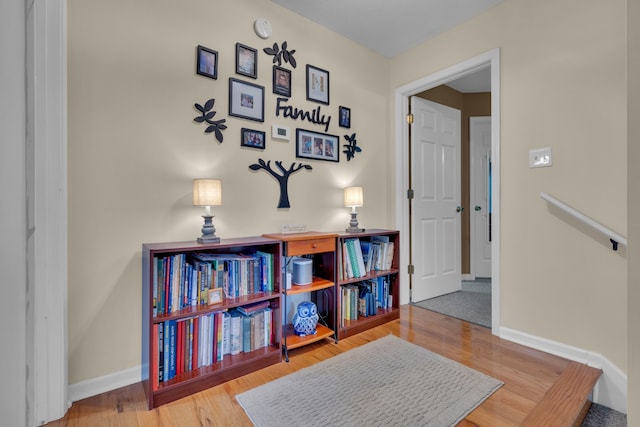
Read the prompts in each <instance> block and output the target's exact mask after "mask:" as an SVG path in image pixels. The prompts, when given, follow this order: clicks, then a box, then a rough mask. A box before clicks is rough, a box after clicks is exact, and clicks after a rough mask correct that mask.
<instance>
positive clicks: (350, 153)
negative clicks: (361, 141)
mask: <svg viewBox="0 0 640 427" xmlns="http://www.w3.org/2000/svg"><path fill="white" fill-rule="evenodd" d="M344 139H346V140H347V141H348V142H349V143H348V144H344V145H343V147H344V151H343V153H344V154H346V155H347V161H349V160H351V159H352V158H353V157H355V156H356V153H359V152H361V151H362V148H360V147H358V142H357V141H356V134H355V133H352V134H351V135H350V136H349V135H345V136H344Z"/></svg>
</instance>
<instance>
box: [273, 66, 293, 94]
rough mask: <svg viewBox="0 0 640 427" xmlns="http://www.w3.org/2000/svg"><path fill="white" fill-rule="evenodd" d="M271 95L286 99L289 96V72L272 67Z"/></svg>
mask: <svg viewBox="0 0 640 427" xmlns="http://www.w3.org/2000/svg"><path fill="white" fill-rule="evenodd" d="M273 93H276V94H278V95H282V96H286V97H287V98H288V97H290V96H291V70H287V69H286V68H282V67H278V66H277V65H274V66H273Z"/></svg>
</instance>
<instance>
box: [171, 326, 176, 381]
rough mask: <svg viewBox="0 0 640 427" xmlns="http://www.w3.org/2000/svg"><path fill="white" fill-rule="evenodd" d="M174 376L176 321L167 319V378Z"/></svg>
mask: <svg viewBox="0 0 640 427" xmlns="http://www.w3.org/2000/svg"><path fill="white" fill-rule="evenodd" d="M175 376H176V321H175V320H169V379H171V378H173V377H175Z"/></svg>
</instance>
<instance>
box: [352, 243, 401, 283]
mask: <svg viewBox="0 0 640 427" xmlns="http://www.w3.org/2000/svg"><path fill="white" fill-rule="evenodd" d="M393 251H394V243H393V242H390V241H389V236H371V238H370V240H360V239H359V238H350V239H345V240H344V242H343V247H342V277H343V278H346V279H352V278H359V277H364V276H366V275H367V274H369V273H370V272H371V270H378V271H379V270H390V269H391V266H392V263H393Z"/></svg>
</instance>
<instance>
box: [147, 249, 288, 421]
mask: <svg viewBox="0 0 640 427" xmlns="http://www.w3.org/2000/svg"><path fill="white" fill-rule="evenodd" d="M256 251H261V252H267V253H269V254H271V255H273V269H272V274H273V278H272V280H273V291H272V292H258V293H254V294H249V295H243V296H240V297H235V298H226V297H225V298H223V300H222V302H220V303H217V304H212V305H206V304H199V305H195V306H190V307H186V308H183V309H180V310H176V311H174V312H171V313H163V314H159V315H155V316H154V314H153V313H154V311H153V308H154V307H153V304H154V296H153V283H154V278H153V275H154V274H153V272H154V265H155V264H154V258H156V257H158V258H160V257H167V256H172V255H177V254H182V253H184V254H191V253H196V252H202V253H209V254H225V255H226V254H243V255H254V254H255V253H256ZM281 260H282V243H281V241H279V240H275V239H268V238H264V237H246V238H237V239H223V240H222V241H221V242H220V243H213V244H205V243H198V242H195V241H189V242H175V243H152V244H143V245H142V384H143V388H144V391H145V394H146V397H147V405H148V408H149V409H152V408H155V407H157V406H159V405H163V404H165V403H169V402H172V401H174V400H177V399H180V398H183V397H185V396H188V395H191V394H193V393H197V392H199V391H202V390H204V389H207V388H209V387H213V386H215V385H218V384H222V383H224V382H227V381H229V380H232V379H234V378H237V377H240V376H242V375H246V374H248V373H251V372H253V371H256V370H259V369H262V368H265V367H267V366H269V365H272V364H275V363H279V362H281V361H282V347H281V341H282V326H281V319H282V313H281V309H280V307H281V296H282V294H281V278H282V275H281V271H282V265H281ZM262 301H269V307H270V308H271V310H272V323H271V327H272V331H273V333H272V340H271V343H270V345H269V346H265V347H263V348H259V349H256V350H254V351H250V352H241V353H240V354H237V355H230V354H226V355H224V356H223V358H222V360H221V361H218V362H214V363H212V364H211V365H208V366H202V367H198V368H195V369H192V370H190V371H188V372H182V373H181V374H178V375H176V376H175V377H173V378H171V379H169V380H167V381H163V382H157V383H156V386H154V382H153V379H152V378H150V373H154V374H155V373H156V372H157V367H154V366H153V364H154V363H156V361H155V359H154V354H153V353H154V347H153V335H154V334H153V330H154V325H157V324H160V323H163V322H165V321H167V320H181V319H189V318H192V317H196V316H201V315H204V314H210V313H216V312H221V311H228V310H230V309H232V308H236V307H241V306H244V305H248V304H253V303H257V302H262Z"/></svg>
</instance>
